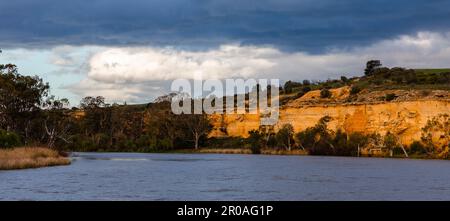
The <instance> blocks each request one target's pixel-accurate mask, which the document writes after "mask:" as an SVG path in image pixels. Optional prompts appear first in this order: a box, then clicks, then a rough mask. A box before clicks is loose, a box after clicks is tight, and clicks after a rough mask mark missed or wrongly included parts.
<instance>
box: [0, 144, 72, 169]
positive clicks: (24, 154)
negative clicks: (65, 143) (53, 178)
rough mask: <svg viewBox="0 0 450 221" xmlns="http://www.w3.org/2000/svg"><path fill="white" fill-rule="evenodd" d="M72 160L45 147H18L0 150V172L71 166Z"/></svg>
mask: <svg viewBox="0 0 450 221" xmlns="http://www.w3.org/2000/svg"><path fill="white" fill-rule="evenodd" d="M69 164H70V160H69V158H67V157H64V156H62V155H61V154H59V153H58V152H57V151H55V150H51V149H48V148H44V147H18V148H13V149H3V150H0V170H15V169H28V168H38V167H49V166H59V165H69Z"/></svg>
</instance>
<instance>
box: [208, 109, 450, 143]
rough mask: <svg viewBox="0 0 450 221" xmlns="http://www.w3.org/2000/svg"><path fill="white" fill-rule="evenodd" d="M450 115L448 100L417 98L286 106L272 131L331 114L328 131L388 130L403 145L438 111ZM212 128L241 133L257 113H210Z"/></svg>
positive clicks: (298, 126)
mask: <svg viewBox="0 0 450 221" xmlns="http://www.w3.org/2000/svg"><path fill="white" fill-rule="evenodd" d="M445 113H447V114H450V101H449V100H418V101H398V102H382V103H370V104H369V103H368V104H361V103H354V104H333V105H324V104H323V105H300V106H294V105H286V106H284V107H282V108H281V109H280V120H279V121H278V123H277V125H276V126H275V128H274V129H275V131H276V130H277V129H278V128H280V127H281V126H282V125H283V124H286V123H290V124H292V126H293V127H294V130H295V132H299V131H302V130H305V129H306V128H308V127H312V126H314V125H315V124H316V123H317V122H318V121H319V119H320V118H322V117H324V116H327V115H328V116H330V117H332V120H331V122H330V123H329V124H328V125H329V128H330V129H332V130H337V129H342V130H343V131H345V132H348V133H351V132H361V133H365V134H370V133H379V134H381V135H384V134H386V133H387V132H388V131H389V132H391V133H394V134H396V135H398V136H399V138H400V140H401V142H402V143H403V144H406V145H409V144H410V143H412V142H413V141H414V140H420V137H421V133H422V128H423V127H424V125H425V124H426V122H427V120H429V119H431V118H432V117H435V116H437V115H439V114H445ZM211 118H212V119H213V122H214V128H215V129H214V130H213V131H212V132H211V134H210V136H213V137H219V136H242V137H247V136H248V131H250V130H252V129H258V128H259V116H258V115H250V114H247V115H225V116H221V115H213V116H211Z"/></svg>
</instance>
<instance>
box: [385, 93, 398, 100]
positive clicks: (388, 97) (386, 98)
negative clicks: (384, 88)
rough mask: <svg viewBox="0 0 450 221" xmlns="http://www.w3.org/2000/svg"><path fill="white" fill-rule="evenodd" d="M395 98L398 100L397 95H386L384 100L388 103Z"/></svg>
mask: <svg viewBox="0 0 450 221" xmlns="http://www.w3.org/2000/svg"><path fill="white" fill-rule="evenodd" d="M395 98H397V95H395V94H386V96H385V97H384V99H385V100H386V101H392V100H394V99H395Z"/></svg>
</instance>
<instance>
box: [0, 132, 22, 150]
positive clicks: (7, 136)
mask: <svg viewBox="0 0 450 221" xmlns="http://www.w3.org/2000/svg"><path fill="white" fill-rule="evenodd" d="M20 145H21V142H20V137H19V135H17V134H16V133H13V132H8V131H6V130H0V148H10V147H16V146H20Z"/></svg>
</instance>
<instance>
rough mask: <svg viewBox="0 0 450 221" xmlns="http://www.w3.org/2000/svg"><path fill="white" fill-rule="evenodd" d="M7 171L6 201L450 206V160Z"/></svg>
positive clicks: (94, 162) (106, 161) (108, 162)
mask: <svg viewBox="0 0 450 221" xmlns="http://www.w3.org/2000/svg"><path fill="white" fill-rule="evenodd" d="M72 159H73V162H72V165H70V166H61V167H51V168H40V169H29V170H21V171H1V172H0V199H1V200H450V173H448V170H449V167H450V161H439V160H436V161H435V160H402V159H375V158H345V157H311V156H263V155H221V154H198V155H195V154H135V153H74V154H73V155H72Z"/></svg>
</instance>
